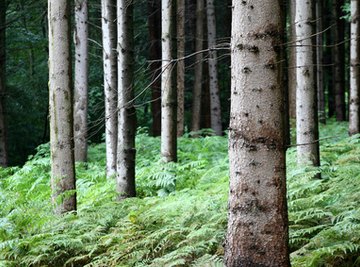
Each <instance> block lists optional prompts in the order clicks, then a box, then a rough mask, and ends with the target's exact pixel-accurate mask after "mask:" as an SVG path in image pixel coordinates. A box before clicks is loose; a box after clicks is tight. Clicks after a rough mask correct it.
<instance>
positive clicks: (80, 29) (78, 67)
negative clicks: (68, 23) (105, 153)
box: [74, 0, 89, 162]
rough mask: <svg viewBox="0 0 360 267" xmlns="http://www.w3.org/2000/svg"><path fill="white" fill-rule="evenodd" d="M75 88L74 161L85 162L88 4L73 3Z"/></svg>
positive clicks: (82, 1)
mask: <svg viewBox="0 0 360 267" xmlns="http://www.w3.org/2000/svg"><path fill="white" fill-rule="evenodd" d="M74 42H75V86H74V142H75V161H82V162H86V161H87V115H88V114H87V109H88V76H89V75H88V72H89V71H88V69H89V67H88V66H89V64H88V2H87V0H76V1H75V33H74Z"/></svg>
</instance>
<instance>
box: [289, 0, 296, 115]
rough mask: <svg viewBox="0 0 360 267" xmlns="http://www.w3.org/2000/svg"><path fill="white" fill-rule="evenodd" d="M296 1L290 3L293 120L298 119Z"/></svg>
mask: <svg viewBox="0 0 360 267" xmlns="http://www.w3.org/2000/svg"><path fill="white" fill-rule="evenodd" d="M295 1H296V0H290V1H289V2H290V3H289V11H290V12H289V16H290V27H289V34H288V39H289V49H288V51H289V52H288V53H289V68H288V77H289V79H288V88H289V117H290V118H291V119H295V118H296V46H295V39H296V38H295V26H296V25H295V4H296V3H295Z"/></svg>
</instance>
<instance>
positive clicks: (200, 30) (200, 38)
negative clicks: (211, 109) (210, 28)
mask: <svg viewBox="0 0 360 267" xmlns="http://www.w3.org/2000/svg"><path fill="white" fill-rule="evenodd" d="M195 29H196V32H195V52H197V54H196V55H195V69H194V88H193V95H192V123H191V130H192V131H193V132H196V131H199V130H200V123H201V91H202V81H203V54H202V53H199V51H201V50H203V44H204V0H197V1H196V26H195Z"/></svg>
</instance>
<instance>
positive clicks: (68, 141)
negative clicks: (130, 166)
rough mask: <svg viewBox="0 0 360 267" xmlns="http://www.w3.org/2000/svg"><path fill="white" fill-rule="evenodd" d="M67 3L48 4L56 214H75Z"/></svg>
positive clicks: (53, 185) (68, 12)
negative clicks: (72, 212)
mask: <svg viewBox="0 0 360 267" xmlns="http://www.w3.org/2000/svg"><path fill="white" fill-rule="evenodd" d="M70 7H71V3H70V1H69V0H58V1H49V2H48V16H49V20H48V21H49V93H50V94H49V105H50V151H51V188H52V201H53V204H54V206H55V213H58V214H60V213H64V212H67V211H73V210H76V192H75V188H76V187H75V167H74V139H73V137H74V131H73V105H72V104H73V101H72V100H73V95H72V93H73V92H72V87H73V85H72V77H71V73H72V70H71V64H72V62H71V49H70Z"/></svg>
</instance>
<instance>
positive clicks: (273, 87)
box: [225, 0, 290, 267]
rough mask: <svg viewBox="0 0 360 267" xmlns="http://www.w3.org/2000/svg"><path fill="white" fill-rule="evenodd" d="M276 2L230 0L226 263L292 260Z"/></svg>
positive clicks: (249, 265)
mask: <svg viewBox="0 0 360 267" xmlns="http://www.w3.org/2000/svg"><path fill="white" fill-rule="evenodd" d="M281 17H282V14H281V8H280V1H273V0H263V1H252V2H245V1H234V2H233V19H232V25H233V28H232V41H231V56H232V64H231V66H232V69H231V77H232V80H231V113H230V128H229V130H230V132H229V161H230V193H229V206H228V207H229V219H228V230H227V237H226V246H225V263H226V266H228V267H230V266H231V267H238V266H244V267H253V266H262V267H267V266H269V267H270V266H272V267H279V266H282V267H286V266H290V261H289V255H288V244H287V241H288V222H287V204H286V178H285V142H284V131H283V129H284V119H283V116H284V112H285V110H284V105H283V99H284V95H283V94H284V86H283V76H282V68H283V65H282V62H283V60H282V52H281V49H280V47H281V44H282V43H283V42H282V36H283V27H282V18H281Z"/></svg>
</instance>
